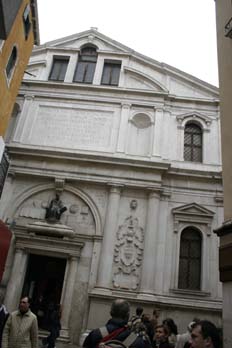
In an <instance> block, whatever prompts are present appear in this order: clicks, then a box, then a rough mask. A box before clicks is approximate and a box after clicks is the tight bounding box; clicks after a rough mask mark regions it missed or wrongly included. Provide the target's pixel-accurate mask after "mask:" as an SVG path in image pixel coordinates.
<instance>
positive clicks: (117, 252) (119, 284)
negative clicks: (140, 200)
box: [113, 200, 144, 290]
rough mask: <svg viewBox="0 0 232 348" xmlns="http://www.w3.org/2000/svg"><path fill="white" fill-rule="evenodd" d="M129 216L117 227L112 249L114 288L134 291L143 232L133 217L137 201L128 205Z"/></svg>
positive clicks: (139, 263)
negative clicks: (129, 209)
mask: <svg viewBox="0 0 232 348" xmlns="http://www.w3.org/2000/svg"><path fill="white" fill-rule="evenodd" d="M130 208H131V215H130V216H128V217H127V218H126V219H125V220H124V222H123V224H122V225H120V226H119V228H118V231H117V234H116V243H115V248H114V274H113V285H114V287H115V288H121V289H127V290H136V289H137V287H138V285H139V280H140V268H141V263H142V258H143V241H144V231H143V228H142V227H140V225H139V219H138V218H137V217H136V216H135V210H136V208H137V201H136V200H132V201H131V203H130Z"/></svg>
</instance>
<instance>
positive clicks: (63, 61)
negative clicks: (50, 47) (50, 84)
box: [49, 57, 69, 81]
mask: <svg viewBox="0 0 232 348" xmlns="http://www.w3.org/2000/svg"><path fill="white" fill-rule="evenodd" d="M68 62H69V57H54V59H53V64H52V70H51V72H50V75H49V80H53V81H64V79H65V74H66V71H67V67H68Z"/></svg>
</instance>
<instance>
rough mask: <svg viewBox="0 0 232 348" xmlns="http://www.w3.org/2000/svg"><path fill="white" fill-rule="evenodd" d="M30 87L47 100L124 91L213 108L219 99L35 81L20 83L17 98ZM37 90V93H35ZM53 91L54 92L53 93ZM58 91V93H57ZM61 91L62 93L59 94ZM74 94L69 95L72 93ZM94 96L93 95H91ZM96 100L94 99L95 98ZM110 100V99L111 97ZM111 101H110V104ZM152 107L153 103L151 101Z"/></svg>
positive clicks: (117, 93) (133, 94)
mask: <svg viewBox="0 0 232 348" xmlns="http://www.w3.org/2000/svg"><path fill="white" fill-rule="evenodd" d="M27 86H28V87H30V89H32V88H33V87H34V88H35V90H33V93H35V92H37V93H35V94H37V96H38V97H47V98H54V99H55V98H62V99H76V98H80V97H81V98H84V94H83V91H84V92H85V93H86V92H87V91H89V92H90V93H92V94H93V93H94V92H97V93H99V92H101V93H103V92H105V94H106V95H109V96H110V97H111V93H113V95H114V100H116V96H120V98H122V96H125V91H126V99H127V100H128V98H130V97H133V96H138V95H141V96H147V97H155V96H157V97H159V98H163V99H165V100H166V101H168V100H170V101H174V102H175V101H176V102H184V103H195V104H213V105H215V106H218V104H219V99H218V98H210V97H209V98H197V97H187V96H178V95H173V94H168V93H167V92H166V91H157V90H153V89H148V90H141V89H129V88H127V89H125V88H120V87H111V86H103V85H84V84H77V83H65V82H62V83H61V82H54V81H35V80H26V79H24V80H23V81H22V85H21V88H20V91H19V96H20V95H21V94H25V93H26V90H27V88H26V87H27ZM36 89H37V91H36ZM43 89H47V91H44V90H43ZM54 89H55V91H54ZM50 90H51V92H50ZM59 91H60V92H59ZM61 91H62V92H61ZM72 91H74V94H69V93H73V92H72ZM78 91H80V94H79V95H77V92H78ZM93 96H94V95H93ZM88 98H89V97H88ZM102 98H103V97H102V96H101V97H99V95H98V96H97V100H99V101H100V100H101V99H102ZM95 99H96V97H95ZM111 99H112V97H111ZM112 102H113V101H112V100H111V103H112ZM121 102H122V99H120V100H118V101H117V103H120V104H121ZM153 105H154V101H153Z"/></svg>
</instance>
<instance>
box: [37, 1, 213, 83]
mask: <svg viewBox="0 0 232 348" xmlns="http://www.w3.org/2000/svg"><path fill="white" fill-rule="evenodd" d="M37 1H38V10H39V25H40V40H41V43H45V42H47V41H51V40H55V39H58V38H61V37H65V36H68V35H72V34H75V33H79V32H81V31H85V30H88V29H90V27H97V28H98V30H99V32H101V33H102V34H104V35H106V36H109V37H111V38H112V39H114V40H117V41H119V42H121V43H122V44H124V45H126V46H129V47H130V48H132V49H134V50H136V51H138V52H140V53H142V54H144V55H147V56H149V57H151V58H154V59H156V60H158V61H160V62H165V63H167V64H170V65H172V66H174V67H176V68H178V69H180V70H183V71H185V72H187V73H189V74H191V75H194V76H196V77H198V78H200V79H202V80H204V81H206V82H209V83H211V84H214V85H216V86H217V85H218V72H217V48H216V23H215V3H214V0H143V1H139V0H117V1H116V2H114V1H110V0H84V1H83V0H82V1H80V0H79V1H78V0H66V1H64V0H37Z"/></svg>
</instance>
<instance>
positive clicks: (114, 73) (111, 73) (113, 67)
mask: <svg viewBox="0 0 232 348" xmlns="http://www.w3.org/2000/svg"><path fill="white" fill-rule="evenodd" d="M120 71H121V62H120V61H116V62H115V61H114V62H113V61H111V62H110V61H109V62H107V61H105V63H104V68H103V73H102V81H101V84H102V85H110V86H118V82H119V77H120Z"/></svg>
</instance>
